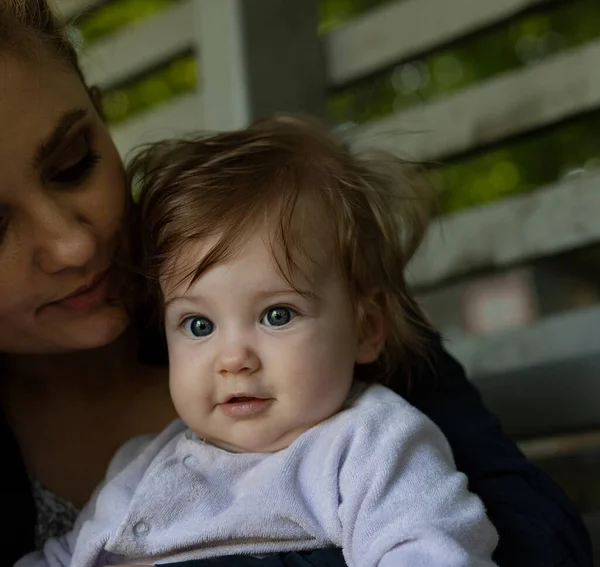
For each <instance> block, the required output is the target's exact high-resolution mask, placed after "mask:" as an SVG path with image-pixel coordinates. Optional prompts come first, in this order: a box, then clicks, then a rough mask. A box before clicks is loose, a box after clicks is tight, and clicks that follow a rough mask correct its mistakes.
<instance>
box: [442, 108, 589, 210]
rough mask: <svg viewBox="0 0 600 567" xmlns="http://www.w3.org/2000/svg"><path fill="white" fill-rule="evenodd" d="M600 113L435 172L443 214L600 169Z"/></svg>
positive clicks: (521, 139)
mask: <svg viewBox="0 0 600 567" xmlns="http://www.w3.org/2000/svg"><path fill="white" fill-rule="evenodd" d="M599 128H600V110H599V111H596V112H594V113H592V114H588V115H585V116H583V117H580V118H578V119H575V120H572V121H571V122H569V123H567V124H561V125H558V126H555V127H553V128H552V129H550V130H547V131H542V132H538V133H535V134H533V135H530V136H527V137H523V138H520V139H517V140H514V141H512V142H509V143H507V144H505V145H503V146H502V147H499V148H497V149H494V150H492V151H489V152H486V153H483V154H481V155H479V156H475V157H471V158H467V159H464V160H460V161H458V162H456V163H453V164H450V165H446V166H443V167H441V168H439V169H437V170H433V171H432V179H433V183H434V185H435V186H436V188H437V189H438V190H439V195H440V204H441V208H442V210H444V211H446V212H449V211H456V210H460V209H463V208H465V207H470V206H474V205H479V204H482V203H486V202H489V201H493V200H496V199H499V198H501V197H504V196H506V195H510V194H514V193H522V192H526V191H531V190H535V189H537V188H539V187H541V186H543V185H547V184H549V183H552V182H554V181H556V180H558V179H562V178H564V177H569V176H573V175H577V174H580V173H582V172H584V171H586V170H591V169H596V168H598V167H599V166H600V137H598V134H597V133H598V131H599Z"/></svg>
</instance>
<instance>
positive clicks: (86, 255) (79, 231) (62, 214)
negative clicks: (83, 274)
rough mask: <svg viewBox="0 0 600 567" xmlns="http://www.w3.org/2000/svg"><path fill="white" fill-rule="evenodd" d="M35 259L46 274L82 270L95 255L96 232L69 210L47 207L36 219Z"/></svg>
mask: <svg viewBox="0 0 600 567" xmlns="http://www.w3.org/2000/svg"><path fill="white" fill-rule="evenodd" d="M33 235H34V239H35V240H34V259H35V261H36V263H37V264H38V266H39V267H40V268H41V269H42V270H43V271H44V272H46V273H49V274H52V273H57V272H61V271H63V270H67V269H70V268H83V267H85V266H86V265H87V264H88V263H89V262H90V261H91V260H92V259H93V258H94V255H95V253H96V239H95V236H94V232H93V228H92V227H91V226H90V225H89V224H87V223H86V222H85V221H84V220H83V219H82V218H80V217H79V216H78V215H77V213H76V212H75V211H72V210H69V208H67V207H60V206H45V207H44V209H43V210H42V211H40V212H39V214H38V215H37V216H36V219H35V223H34V227H33Z"/></svg>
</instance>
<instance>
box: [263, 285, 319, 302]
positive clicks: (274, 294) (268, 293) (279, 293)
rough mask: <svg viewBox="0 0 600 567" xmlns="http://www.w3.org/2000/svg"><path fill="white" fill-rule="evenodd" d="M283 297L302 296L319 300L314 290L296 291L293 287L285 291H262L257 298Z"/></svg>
mask: <svg viewBox="0 0 600 567" xmlns="http://www.w3.org/2000/svg"><path fill="white" fill-rule="evenodd" d="M282 295H300V296H302V297H303V298H305V299H308V300H316V299H318V295H317V294H316V293H315V291H314V290H309V289H300V288H297V289H294V288H293V287H290V288H285V289H273V290H261V291H259V292H258V293H257V294H256V296H257V298H259V299H263V298H269V297H279V296H282Z"/></svg>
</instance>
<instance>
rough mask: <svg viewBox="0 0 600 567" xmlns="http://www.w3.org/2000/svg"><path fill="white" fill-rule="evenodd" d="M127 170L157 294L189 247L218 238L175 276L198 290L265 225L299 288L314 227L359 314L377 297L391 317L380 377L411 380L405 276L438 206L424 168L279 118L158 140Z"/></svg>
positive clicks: (415, 346)
mask: <svg viewBox="0 0 600 567" xmlns="http://www.w3.org/2000/svg"><path fill="white" fill-rule="evenodd" d="M129 174H130V178H131V180H132V183H133V185H134V187H135V188H136V190H137V191H139V208H138V211H137V212H138V215H139V218H138V222H137V223H136V226H137V227H138V228H137V229H136V230H137V233H138V234H137V237H136V240H137V243H138V249H139V250H138V253H137V255H138V256H139V258H140V259H141V263H140V266H139V268H140V269H141V271H142V274H143V275H144V277H145V278H147V281H148V282H150V287H151V291H152V294H153V295H155V296H156V297H157V298H160V297H161V295H160V286H159V285H158V282H159V280H160V278H162V277H166V276H169V277H171V276H173V269H174V267H175V264H176V260H177V258H178V257H179V254H180V252H181V251H182V250H183V249H185V248H186V246H187V245H188V244H190V243H193V242H197V241H200V240H205V239H207V238H209V237H211V238H214V237H217V239H216V244H215V245H214V246H213V247H212V249H211V250H210V251H209V253H208V254H206V255H205V256H204V257H203V258H202V259H199V262H198V264H197V265H194V266H190V269H189V271H186V273H182V274H179V275H178V277H181V280H180V281H185V280H186V279H189V280H190V282H193V281H194V280H195V279H196V278H198V277H200V276H201V275H202V274H203V273H204V272H205V271H206V270H208V269H210V268H211V267H212V266H214V265H216V264H218V263H220V262H222V261H224V260H225V259H227V258H229V257H230V256H231V255H232V254H234V253H235V252H236V251H237V250H239V248H240V247H241V246H242V244H243V243H244V241H245V239H246V238H247V236H248V235H249V234H251V233H252V232H253V231H255V230H257V228H258V227H263V226H268V227H269V229H270V231H271V232H272V242H273V245H275V246H277V247H278V250H280V251H282V252H283V254H277V255H276V254H275V253H274V258H276V260H277V262H278V266H279V268H280V270H281V272H282V274H283V275H284V277H285V278H286V279H287V281H288V282H290V283H291V284H292V285H293V282H294V274H295V272H296V271H297V270H298V269H301V268H300V265H301V262H300V260H301V259H303V260H309V261H310V260H313V259H312V258H311V257H310V250H309V246H308V245H307V244H306V242H307V238H306V236H307V234H308V233H307V232H306V230H310V231H311V234H313V235H314V234H315V230H316V231H318V233H319V235H321V238H325V239H327V240H329V242H326V243H325V242H324V243H323V245H324V246H325V245H326V246H327V252H328V257H330V259H331V262H332V265H333V266H334V267H335V269H337V270H338V271H339V274H340V275H341V277H342V278H343V280H344V281H345V283H346V284H347V288H348V291H349V294H350V297H351V299H352V302H353V305H354V306H355V309H356V314H357V318H358V319H360V315H361V310H362V307H363V305H364V302H365V301H372V300H373V299H374V298H375V299H376V301H379V302H380V303H381V307H382V309H383V312H384V314H385V316H386V322H387V329H388V333H387V339H386V344H385V348H384V352H383V354H382V356H381V357H380V360H379V361H378V362H379V364H378V371H377V372H376V376H374V377H372V379H376V380H378V381H383V380H384V377H385V376H387V375H388V374H389V372H390V371H398V370H400V371H401V370H404V371H407V372H408V371H409V369H410V368H411V366H412V365H413V364H414V362H415V360H414V357H415V356H419V357H426V355H427V353H426V350H427V349H426V344H427V341H426V339H425V336H426V335H427V325H426V323H425V322H424V320H423V319H422V318H421V317H420V315H419V314H418V312H417V310H415V307H414V304H413V302H412V300H411V299H410V297H409V295H408V292H407V286H406V280H405V276H404V272H405V269H406V266H407V263H408V262H409V260H410V259H411V257H412V256H413V254H414V252H415V250H416V249H417V247H418V246H419V244H420V242H421V240H422V238H423V235H424V233H425V230H426V228H427V225H428V221H429V218H430V215H431V211H432V204H433V199H432V192H431V190H430V188H429V185H428V184H427V183H426V182H425V181H424V178H423V176H421V175H420V172H419V171H418V168H417V167H415V166H413V165H411V164H409V163H407V162H405V161H403V160H400V159H398V158H396V157H393V156H391V155H383V154H377V155H375V154H373V155H356V154H353V153H352V152H351V151H350V150H349V149H348V148H347V147H346V146H345V145H344V144H343V143H341V142H340V141H339V140H338V139H337V138H336V137H335V136H333V135H332V134H330V133H329V132H328V131H327V130H326V129H325V128H324V127H322V126H321V125H319V124H318V123H316V122H315V121H313V120H310V119H307V118H304V117H297V116H288V115H277V116H274V117H271V118H268V119H264V120H261V121H259V122H257V123H255V124H254V125H252V126H250V127H249V128H245V129H243V130H237V131H232V132H225V133H221V134H217V135H214V136H210V137H203V138H197V139H190V140H176V141H165V142H160V143H157V144H151V145H149V146H146V147H144V148H142V149H141V151H140V152H139V153H138V154H137V155H136V156H135V157H134V159H133V160H132V162H131V164H130V166H129ZM313 213H314V214H313ZM299 215H302V217H301V218H302V220H301V222H298V218H299ZM306 221H308V222H306ZM263 223H267V224H266V225H265V224H263ZM324 231H326V232H324ZM282 257H283V261H282V260H281V258H282Z"/></svg>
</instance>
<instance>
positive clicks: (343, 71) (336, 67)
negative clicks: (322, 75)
mask: <svg viewBox="0 0 600 567" xmlns="http://www.w3.org/2000/svg"><path fill="white" fill-rule="evenodd" d="M546 1H547V0H493V1H483V0H452V1H451V2H450V1H449V0H396V1H395V2H391V3H389V4H386V5H384V6H383V7H381V8H379V9H375V10H373V11H372V12H368V13H367V14H363V15H361V16H359V17H357V18H355V19H353V20H351V21H350V22H348V23H346V24H345V25H342V26H340V27H339V28H337V29H334V30H332V31H331V32H330V33H329V34H328V35H327V36H326V37H325V38H324V41H325V51H326V56H327V62H328V68H329V84H330V86H341V85H343V84H344V83H347V82H349V81H352V80H355V79H359V78H360V77H362V76H364V75H368V74H369V73H372V72H374V71H377V70H378V69H380V68H382V67H386V66H388V65H391V64H394V63H395V62H397V61H401V60H406V59H408V58H410V57H413V56H415V55H417V54H419V53H422V52H425V51H429V50H431V49H434V48H435V47H437V46H439V45H443V44H446V43H448V42H450V41H452V40H454V39H457V38H459V37H461V36H464V35H467V34H469V33H471V32H473V31H476V30H478V29H479V28H482V27H485V26H488V25H490V24H493V23H495V22H497V21H500V20H503V19H505V18H509V17H510V16H513V15H515V14H518V13H519V12H522V11H523V10H525V9H527V8H530V7H532V6H535V5H538V4H543V3H544V2H546Z"/></svg>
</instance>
